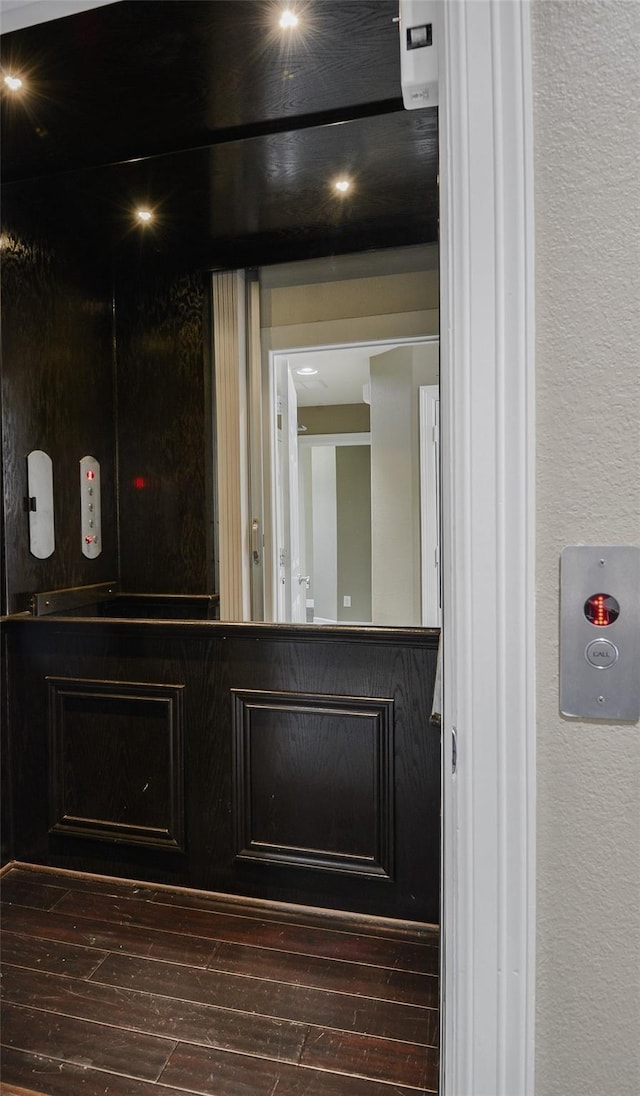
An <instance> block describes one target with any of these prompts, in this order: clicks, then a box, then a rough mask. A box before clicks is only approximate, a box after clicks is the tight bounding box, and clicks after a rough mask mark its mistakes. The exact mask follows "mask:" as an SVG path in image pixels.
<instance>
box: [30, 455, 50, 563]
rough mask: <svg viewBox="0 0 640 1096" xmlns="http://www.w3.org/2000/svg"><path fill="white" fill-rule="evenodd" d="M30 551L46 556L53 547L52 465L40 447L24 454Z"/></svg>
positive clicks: (44, 557) (39, 555)
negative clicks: (25, 457)
mask: <svg viewBox="0 0 640 1096" xmlns="http://www.w3.org/2000/svg"><path fill="white" fill-rule="evenodd" d="M27 490H28V493H29V497H28V508H29V550H30V552H31V554H32V555H33V556H35V557H36V559H48V558H49V556H51V555H53V553H54V551H55V547H56V535H55V528H54V524H53V464H52V463H51V457H50V456H49V454H48V453H45V452H44V451H43V450H42V449H33V450H32V451H31V452H30V453H29V455H28V456H27Z"/></svg>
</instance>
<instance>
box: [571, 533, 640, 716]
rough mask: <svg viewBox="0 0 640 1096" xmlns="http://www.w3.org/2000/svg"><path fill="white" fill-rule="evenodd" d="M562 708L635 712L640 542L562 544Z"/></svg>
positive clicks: (639, 670) (639, 672) (639, 690)
mask: <svg viewBox="0 0 640 1096" xmlns="http://www.w3.org/2000/svg"><path fill="white" fill-rule="evenodd" d="M560 710H561V712H562V714H563V715H566V716H571V717H574V718H577V719H599V720H620V721H627V720H628V721H630V722H634V721H635V720H637V719H640V548H636V547H633V546H631V545H622V546H619V545H618V546H612V545H608V546H592V545H573V546H571V547H568V548H565V549H564V550H563V552H562V555H561V559H560Z"/></svg>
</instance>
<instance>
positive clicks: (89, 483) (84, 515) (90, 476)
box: [80, 457, 102, 559]
mask: <svg viewBox="0 0 640 1096" xmlns="http://www.w3.org/2000/svg"><path fill="white" fill-rule="evenodd" d="M80 527H81V530H82V554H83V555H85V556H87V558H88V559H95V558H96V556H99V555H100V553H101V551H102V525H101V512H100V462H99V461H97V460H96V458H95V457H83V458H82V460H81V461H80Z"/></svg>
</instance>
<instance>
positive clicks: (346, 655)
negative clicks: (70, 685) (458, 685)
mask: <svg viewBox="0 0 640 1096" xmlns="http://www.w3.org/2000/svg"><path fill="white" fill-rule="evenodd" d="M7 629H8V640H9V646H10V651H9V660H10V678H11V690H10V701H11V717H12V720H11V722H12V739H11V747H12V755H13V756H12V782H13V786H14V791H15V797H14V825H15V833H16V849H15V855H16V856H17V857H18V858H20V859H25V860H30V861H35V862H40V863H46V864H53V865H58V866H61V867H67V868H75V869H78V870H84V871H93V872H95V871H98V872H100V871H104V872H107V873H110V874H115V875H120V876H124V877H133V878H140V879H149V880H152V881H156V882H172V883H177V884H181V885H188V886H195V887H202V888H204V889H211V890H220V891H229V892H232V893H237V894H245V895H253V896H256V897H263V898H271V899H276V900H282V901H293V902H302V903H305V904H309V905H315V906H326V907H328V908H336V907H337V908H344V909H353V910H360V911H362V912H370V913H378V914H385V915H389V916H400V917H407V918H415V919H417V920H425V921H432V922H436V921H437V920H438V909H439V899H438V888H439V842H440V741H439V730H438V729H436V728H434V727H433V726H431V725H430V722H429V720H430V712H431V701H432V692H433V682H434V676H435V662H436V648H437V636H436V635H435V634H434V633H428V632H422V631H420V630H414V631H409V632H406V631H404V630H401V629H397V630H392V629H372V630H367V629H362V630H358V629H342V630H340V629H331V630H325V629H318V628H313V627H310V628H305V627H304V626H297V627H287V626H285V625H279V626H270V625H226V624H222V623H219V622H191V623H162V624H160V623H143V622H135V621H122V622H114V621H111V620H103V621H98V620H95V621H91V620H86V621H85V620H82V621H80V620H78V621H74V620H72V619H68V620H64V621H56V620H52V619H50V618H44V617H43V618H40V619H37V620H30V619H25V620H22V621H19V620H13V621H10V622H9V624H8V625H7ZM370 633H372V634H370ZM48 677H53V678H63V677H72V678H77V679H83V678H84V679H91V680H92V681H95V682H127V681H128V682H142V683H146V684H147V685H148V686H149V687H150V688H151V689H153V688H155V687H157V686H158V685H162V684H168V683H170V684H171V685H173V686H184V688H183V690H182V703H183V715H184V786H185V837H184V850H185V851H184V853H180V852H176V853H172V854H171V855H168V854H167V852H166V851H165V850H164V849H158V848H155V849H148V848H141V847H134V846H133V845H128V846H125V845H122V844H116V843H115V842H114V843H111V844H110V843H109V842H108V841H96V840H92V839H91V838H90V837H89V836H87V837H79V836H77V835H74V836H73V837H71V836H69V835H65V834H64V833H60V832H56V833H52V834H50V833H49V812H48V800H49V792H50V788H49V785H50V777H49V762H48V756H49V748H50V729H49V724H48V716H47V711H48V691H49V688H50V686H49V685H48V684H47V678H48ZM99 687H100V686H96V688H99ZM283 693H284V694H286V703H285V704H284V705H281V707H283V706H284V708H285V709H286V710H285V712H284V715H285V716H286V717H287V720H288V722H287V720H285V721H284V722H280V716H279V714H277V705H275V704H274V700H273V698H274V696H275V695H276V694H283ZM256 694H261V695H264V694H266V696H267V700H268V702H267V703H266V705H265V708H264V710H263V713H262V717H261V718H262V720H263V721H262V724H261V723H260V721H259V722H258V725H257V726H254V728H253V731H251V730H250V729H249V731H247V714H246V711H245V712H244V715H242V716H241V717H238V716H237V715H236V722H235V724H234V708H235V709H236V712H237V707H238V705H244V706H245V707H246V704H248V703H251V701H250V700H248V699H247V698H250V697H253V698H256ZM318 698H322V699H321V700H319V699H318ZM326 698H332V699H331V700H326ZM354 698H355V700H354ZM296 707H297V708H298V709H300V710H301V716H302V721H301V722H300V718H299V717H296V716H295V714H294V713H295V709H296ZM323 707H324V709H325V710H326V709H328V710H330V711H331V716H330V717H327V716H326V715H323V714H321V712H319V711H318V709H322V708H323ZM340 713H346V714H340ZM353 713H355V714H353ZM254 714H255V711H254V712H252V715H251V718H253V716H254ZM65 718H67V717H65ZM74 718H75V717H74ZM86 718H87V715H86V712H83V713H81V719H80V723H79V725H78V726H76V728H75V732H77V733H79V726H82V725H86ZM117 718H118V719H123V717H121V716H118V717H117ZM239 718H240V723H239V722H238V719H239ZM296 719H297V726H296ZM243 720H244V730H242V729H240V730H239V727H240V728H241V724H242V721H243ZM250 722H251V720H250V719H249V724H250ZM125 723H126V719H124V721H123V722H121V727H123V726H124V725H125ZM363 724H364V725H366V726H367V728H368V729H367V730H366V731H363V730H362V726H363ZM234 726H235V733H236V734H238V733H239V734H240V738H241V739H242V738H243V737H244V738H246V735H247V733H248V734H249V737H251V735H252V734H255V736H256V737H255V739H254V741H253V743H250V752H251V750H252V749H253V747H254V746H255V745H256V743H257V744H258V749H257V752H256V754H255V759H256V762H257V763H258V764H259V765H261V766H263V767H264V772H262V773H259V774H258V776H257V778H256V781H255V782H254V785H253V789H252V790H251V796H252V802H251V806H252V808H253V809H254V811H255V812H256V813H255V814H254V822H252V823H250V825H249V826H247V825H244V830H245V832H244V834H243V835H242V836H243V846H244V845H246V844H247V841H248V842H249V844H248V849H249V853H250V855H248V856H240V857H238V856H237V853H238V776H237V769H236V767H235V766H234ZM301 727H302V728H303V729H304V734H301V733H300V730H301ZM260 734H264V735H265V738H264V740H263V741H262V742H260V741H259V736H260ZM118 738H120V739H121V736H120V735H119V734H118V733H116V737H115V739H114V742H115V743H116V744H115V745H114V747H113V750H112V753H111V760H110V762H109V764H110V765H112V767H113V771H114V772H115V771H116V767H117V765H118V764H120V765H122V766H124V767H126V766H128V765H132V766H133V770H134V772H135V774H136V780H137V781H139V780H140V779H143V778H144V780H145V781H146V779H147V777H146V775H145V774H146V771H147V769H146V767H145V766H147V765H148V764H149V761H148V759H147V760H145V758H144V757H139V758H138V757H136V758H135V759H133V758H131V756H130V754H129V753H128V752H127V750H125V749H123V750H122V753H121V754H120V756H119V757H118V753H117V751H118V745H117V742H118ZM323 738H324V741H323ZM141 752H144V751H141ZM236 756H237V755H236ZM78 765H81V766H82V765H84V762H78ZM376 766H378V771H376ZM314 767H315V768H318V767H320V768H321V769H322V783H323V791H324V793H326V802H325V803H321V797H320V795H319V793H318V791H316V792H314V795H315V797H316V798H315V800H314V809H315V807H318V811H319V817H318V818H317V819H316V818H315V817H314V814H313V813H312V812H309V811H308V810H307V808H306V805H305V804H304V801H302V800H300V798H298V802H299V803H301V804H302V809H301V813H300V815H299V819H298V817H297V816H296V814H295V809H292V811H291V813H290V815H289V818H288V819H287V818H286V817H285V816H284V815H280V816H274V817H273V818H271V817H270V816H269V798H268V797H269V785H270V784H271V785H273V791H275V793H276V798H277V800H279V802H280V804H282V802H283V799H284V797H285V796H286V794H287V790H289V792H290V793H291V796H292V799H295V796H296V795H298V797H299V788H300V786H299V780H300V778H302V779H304V780H308V779H310V776H309V774H311V773H313V771H314ZM84 771H85V774H86V773H88V772H89V770H88V769H87V768H86V767H85V769H84ZM91 779H92V781H93V782H94V783H95V778H94V777H92V778H91ZM126 779H127V780H128V779H129V778H128V777H127V778H126ZM82 794H83V796H84V801H85V802H88V801H89V797H90V795H91V789H90V788H89V787H88V786H87V787H86V788H85V790H84V791H83V793H82ZM100 794H102V793H100ZM351 794H352V795H353V799H354V802H353V803H352V804H350V805H349V804H345V798H346V796H347V795H351ZM305 811H306V814H305ZM385 811H386V812H387V814H386V817H385ZM376 814H377V815H378V817H376V818H375V821H374V815H376ZM378 826H379V827H380V829H379V832H378V833H376V834H374V832H373V831H374V829H375V828H376V827H378ZM252 827H253V828H252ZM349 827H350V828H351V832H350V833H349V832H348V831H349ZM241 829H242V825H241ZM247 835H248V836H247ZM385 835H386V836H385ZM274 837H275V838H276V840H277V841H279V847H280V849H281V851H283V854H284V856H283V858H282V859H280V860H279V859H278V857H277V856H272V857H271V858H270V859H269V860H268V862H267V863H265V862H264V860H261V859H254V857H253V855H251V853H252V852H256V850H255V849H254V850H251V842H252V841H253V840H254V839H255V842H257V843H260V844H262V843H263V841H264V839H265V838H268V839H271V838H274ZM300 849H303V850H306V852H302V853H301V852H300ZM260 851H264V850H262V849H261V850H260ZM276 851H277V850H276ZM327 853H328V856H326V854H327ZM323 854H325V856H326V862H325V863H324V864H323V863H322V858H323ZM305 855H306V856H307V857H308V861H307V863H305V862H304V857H305ZM287 857H288V859H287ZM364 861H366V862H367V870H366V871H357V870H338V868H339V867H342V868H345V867H346V868H347V869H353V868H354V867H362V866H364Z"/></svg>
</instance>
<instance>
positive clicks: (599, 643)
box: [584, 639, 618, 670]
mask: <svg viewBox="0 0 640 1096" xmlns="http://www.w3.org/2000/svg"><path fill="white" fill-rule="evenodd" d="M584 657H585V658H586V660H587V662H590V663H591V665H592V666H596V667H597V668H598V669H599V670H606V669H607V667H608V666H613V664H614V662H615V661H616V659H617V658H618V648H617V647H616V645H615V643H612V642H611V640H610V639H592V640H591V643H588V644H587V646H586V648H585V652H584Z"/></svg>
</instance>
